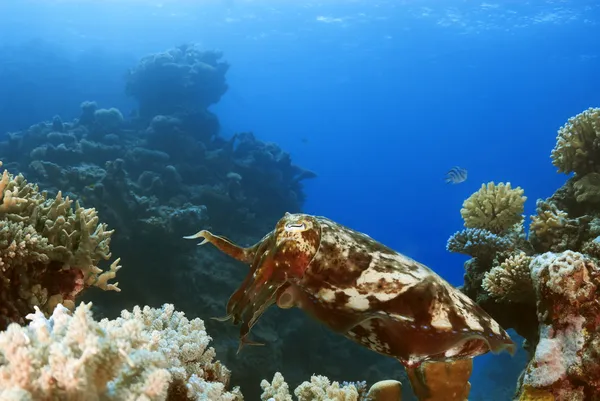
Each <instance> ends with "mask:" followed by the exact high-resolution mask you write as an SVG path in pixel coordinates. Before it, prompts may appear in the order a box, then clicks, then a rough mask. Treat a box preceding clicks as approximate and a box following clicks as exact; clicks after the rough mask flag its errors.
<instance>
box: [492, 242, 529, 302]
mask: <svg viewBox="0 0 600 401" xmlns="http://www.w3.org/2000/svg"><path fill="white" fill-rule="evenodd" d="M531 259H532V258H531V257H530V256H527V255H526V254H525V252H515V253H513V254H511V255H510V256H508V258H506V259H505V260H504V261H503V262H502V263H500V264H497V265H496V266H494V267H492V269H491V270H490V271H489V272H487V273H486V274H485V276H484V279H483V281H482V283H481V286H482V288H483V289H484V290H485V291H487V293H488V294H489V295H491V296H492V297H494V298H497V299H502V300H507V301H512V302H521V301H525V302H533V301H534V300H535V297H534V295H535V294H534V291H533V285H532V284H531V278H530V275H529V264H530V263H531Z"/></svg>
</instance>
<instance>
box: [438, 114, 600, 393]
mask: <svg viewBox="0 0 600 401" xmlns="http://www.w3.org/2000/svg"><path fill="white" fill-rule="evenodd" d="M599 135H600V109H588V110H586V111H584V112H583V113H581V114H579V115H577V116H575V117H573V118H571V119H569V121H568V123H567V124H565V125H564V126H563V127H561V128H560V129H559V132H558V137H557V144H556V147H555V148H554V150H553V151H552V162H553V163H554V165H555V166H557V167H558V168H559V172H565V173H570V172H574V173H575V174H574V177H572V178H570V179H569V180H567V182H566V183H565V185H564V186H563V187H562V188H559V189H558V190H557V191H556V192H555V193H554V194H553V195H552V196H551V197H549V198H548V199H545V200H542V199H539V200H537V203H536V214H535V215H534V216H531V219H530V220H531V223H530V225H529V233H528V235H527V236H526V235H525V230H524V224H523V220H522V213H523V202H524V201H525V197H524V196H522V195H523V191H522V190H520V189H519V191H518V192H517V191H516V190H512V189H510V187H509V186H508V184H507V185H506V186H504V187H503V189H502V191H500V190H497V188H499V187H500V186H501V185H502V184H500V185H499V186H492V188H491V189H490V186H489V184H488V186H487V187H486V186H485V185H484V186H482V188H481V190H480V191H478V192H477V193H475V194H473V195H472V196H471V197H470V198H469V199H467V201H465V204H464V207H463V209H462V210H461V214H462V216H463V218H464V221H465V226H466V227H468V228H467V229H466V230H464V231H462V232H458V233H455V234H454V235H453V236H452V237H451V238H450V239H449V240H448V244H447V248H448V250H450V251H452V252H458V253H463V254H467V255H470V256H472V259H470V260H468V261H467V262H466V263H465V269H466V274H465V283H464V286H463V287H462V290H463V291H464V292H465V293H466V294H468V295H469V296H470V297H472V298H473V299H475V300H476V301H477V303H478V304H479V305H480V306H482V307H483V308H484V309H485V310H486V311H487V312H488V313H490V315H491V316H492V317H494V318H495V319H496V320H498V322H500V324H502V325H503V326H504V327H506V328H514V329H515V331H517V333H519V334H520V335H521V336H523V337H524V338H525V344H524V346H525V348H526V349H527V350H528V351H529V361H528V364H527V367H526V369H525V371H524V372H523V373H522V375H521V377H520V379H519V382H518V384H517V388H516V393H515V397H516V398H515V399H519V400H592V399H598V398H599V397H600V363H599V361H600V359H599V357H598V355H599V348H598V347H599V344H600V336H599V331H598V328H597V326H598V324H597V322H598V321H599V319H600V315H599V312H600V307H599V305H598V301H597V300H598V296H599V295H600V294H599V290H598V286H599V284H600V280H599V277H600V274H599V271H598V266H599V263H600V240H599V238H600V236H599V235H600V229H599V228H600V225H599V223H600V207H599V206H600V205H599V203H598V200H599V199H600V196H599V195H598V193H600V178H599V177H600V174H599V170H598V166H599V164H598V160H599V157H600V155H599V154H598V153H597V152H598V150H597V149H598V136H599ZM498 194H502V195H498Z"/></svg>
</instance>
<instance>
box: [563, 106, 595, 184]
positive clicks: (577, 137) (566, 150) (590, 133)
mask: <svg viewBox="0 0 600 401" xmlns="http://www.w3.org/2000/svg"><path fill="white" fill-rule="evenodd" d="M599 149H600V108H589V109H587V110H585V111H583V112H582V113H580V114H577V115H576V116H575V117H571V118H569V121H568V122H567V123H566V124H565V125H564V126H562V127H561V128H560V129H559V130H558V136H557V138H556V146H555V147H554V149H553V150H552V164H554V165H555V166H556V167H558V171H559V172H562V173H571V172H575V173H576V174H578V175H583V174H587V173H590V172H600V163H598V162H597V161H598V160H600V159H599V156H600V154H599Z"/></svg>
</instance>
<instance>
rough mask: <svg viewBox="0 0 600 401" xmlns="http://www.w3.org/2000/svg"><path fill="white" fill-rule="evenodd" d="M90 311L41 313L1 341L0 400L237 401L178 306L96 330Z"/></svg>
mask: <svg viewBox="0 0 600 401" xmlns="http://www.w3.org/2000/svg"><path fill="white" fill-rule="evenodd" d="M90 308H91V303H89V304H83V303H82V304H80V305H79V306H78V307H77V308H76V309H75V311H74V312H73V313H71V312H70V311H69V310H67V309H66V308H65V307H64V306H62V305H60V304H59V305H58V306H57V307H56V309H55V310H54V312H53V314H52V316H51V317H50V318H49V319H46V317H45V316H44V315H43V313H42V312H41V311H40V310H39V308H36V313H35V314H31V315H29V316H28V319H30V320H31V323H29V325H28V326H26V327H21V326H19V325H17V324H11V325H10V326H9V327H8V329H7V330H6V331H5V332H3V333H0V398H1V399H3V400H7V399H10V400H11V401H20V400H33V399H35V400H40V401H44V400H54V399H61V400H83V399H85V400H98V401H109V400H115V401H117V400H119V401H120V400H133V399H135V400H140V401H141V400H144V401H161V400H169V401H188V400H189V401H191V400H211V401H240V400H242V399H243V397H242V395H241V393H240V392H239V389H238V388H234V389H232V390H231V391H228V390H227V387H228V382H229V374H230V372H229V370H227V369H226V368H225V367H224V366H223V365H221V364H220V363H219V362H218V361H214V357H215V351H214V349H213V348H211V347H209V346H208V345H209V343H210V341H211V337H210V336H208V334H207V333H206V331H205V329H204V322H203V321H202V320H201V319H193V320H188V319H187V318H186V317H185V316H184V314H183V313H181V312H176V311H175V310H174V307H173V305H170V304H165V305H163V307H162V308H160V309H154V308H150V307H144V308H140V307H135V308H134V309H133V311H131V312H129V311H123V312H122V314H121V317H120V318H118V319H115V320H107V319H103V320H102V321H100V322H97V321H95V320H94V319H93V316H92V313H91V311H90Z"/></svg>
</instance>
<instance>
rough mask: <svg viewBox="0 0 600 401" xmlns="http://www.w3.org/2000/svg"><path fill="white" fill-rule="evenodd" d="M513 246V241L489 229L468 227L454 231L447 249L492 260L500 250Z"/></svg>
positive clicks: (503, 250)
mask: <svg viewBox="0 0 600 401" xmlns="http://www.w3.org/2000/svg"><path fill="white" fill-rule="evenodd" d="M512 247H513V242H512V241H510V240H509V239H507V238H504V237H502V236H499V235H496V234H494V233H492V232H490V231H488V230H484V229H479V228H467V229H466V230H462V231H460V232H456V233H454V234H453V235H452V236H451V237H450V239H448V243H447V244H446V249H447V250H449V251H450V252H456V253H463V254H466V255H470V256H472V257H474V258H479V259H482V260H491V259H493V258H494V255H495V254H496V253H498V252H505V251H507V250H509V249H511V248H512Z"/></svg>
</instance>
